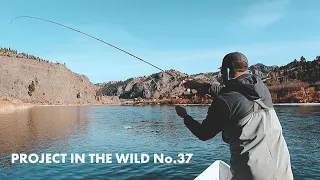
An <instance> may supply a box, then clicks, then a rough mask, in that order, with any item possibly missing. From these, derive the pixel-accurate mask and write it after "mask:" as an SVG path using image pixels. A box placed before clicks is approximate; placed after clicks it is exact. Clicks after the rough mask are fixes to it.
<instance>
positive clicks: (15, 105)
mask: <svg viewBox="0 0 320 180" xmlns="http://www.w3.org/2000/svg"><path fill="white" fill-rule="evenodd" d="M54 106H57V107H58V106H60V107H64V106H65V107H70V106H71V107H73V106H210V104H143V103H141V104H121V103H110V104H96V103H92V104H90V103H88V104H52V105H50V104H41V103H39V104H37V103H35V104H32V103H23V102H12V101H8V100H1V99H0V114H3V113H10V112H15V111H20V110H26V109H30V108H34V107H54ZM274 106H320V103H274Z"/></svg>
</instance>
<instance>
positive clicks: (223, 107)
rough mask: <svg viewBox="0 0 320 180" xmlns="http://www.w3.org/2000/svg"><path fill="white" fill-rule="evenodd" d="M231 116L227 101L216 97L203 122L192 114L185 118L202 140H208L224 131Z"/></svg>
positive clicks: (185, 121)
mask: <svg viewBox="0 0 320 180" xmlns="http://www.w3.org/2000/svg"><path fill="white" fill-rule="evenodd" d="M229 116H230V110H229V107H228V105H227V104H226V102H225V101H224V100H223V99H221V98H215V99H214V100H213V102H212V104H211V106H210V107H209V110H208V114H207V117H206V119H205V120H203V122H202V123H199V122H198V121H196V120H194V119H193V118H192V117H191V116H189V115H188V116H186V117H185V118H184V124H185V125H186V126H187V128H188V129H189V130H190V131H191V132H192V133H193V134H194V135H195V136H197V137H198V138H199V139H200V140H202V141H206V140H209V139H211V138H213V137H214V136H216V135H217V134H218V133H219V132H221V131H222V129H223V127H224V125H225V123H226V122H227V121H228V119H229Z"/></svg>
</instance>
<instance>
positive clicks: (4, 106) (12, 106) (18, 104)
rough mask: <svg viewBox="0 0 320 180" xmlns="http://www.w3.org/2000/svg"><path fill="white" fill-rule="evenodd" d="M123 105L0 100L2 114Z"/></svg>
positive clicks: (108, 102)
mask: <svg viewBox="0 0 320 180" xmlns="http://www.w3.org/2000/svg"><path fill="white" fill-rule="evenodd" d="M112 105H122V104H121V103H120V102H117V101H101V102H98V101H97V102H96V103H79V104H46V103H24V102H22V101H20V100H17V99H7V98H2V99H0V113H8V112H13V111H18V110H25V109H29V108H33V107H46V106H112Z"/></svg>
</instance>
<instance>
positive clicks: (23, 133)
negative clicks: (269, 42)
mask: <svg viewBox="0 0 320 180" xmlns="http://www.w3.org/2000/svg"><path fill="white" fill-rule="evenodd" d="M275 108H276V111H277V113H278V115H279V118H280V121H281V124H282V127H283V134H284V136H285V139H286V141H287V144H288V148H289V151H290V153H291V162H292V168H293V173H294V177H295V179H297V180H299V179H320V106H276V107H275ZM207 109H208V106H190V107H187V110H188V112H189V114H191V115H192V116H193V117H194V118H195V119H199V120H202V119H204V118H205V116H206V112H207ZM11 153H26V154H30V153H36V154H41V153H67V154H68V155H70V154H71V153H79V154H81V153H84V154H86V155H88V154H89V153H99V154H100V153H101V154H106V153H113V154H114V153H147V154H149V155H150V156H151V157H152V155H153V154H154V153H156V154H159V155H160V154H161V153H163V154H164V155H166V156H171V157H173V158H176V159H179V158H178V154H179V153H193V156H192V158H191V160H190V162H189V163H185V164H179V163H176V164H174V163H170V164H166V163H157V164H155V163H153V160H152V161H150V162H149V163H145V164H131V163H126V164H124V163H120V164H119V163H116V162H114V161H113V163H110V164H107V163H90V162H89V161H86V162H85V163H70V161H68V160H70V159H69V156H68V157H67V162H66V163H64V164H62V163H60V164H55V163H51V164H40V163H36V164H30V163H28V164H20V163H14V164H12V163H11ZM229 158H230V155H229V149H228V146H227V144H225V143H223V142H222V140H221V134H218V135H217V136H216V137H214V138H213V139H211V140H209V141H206V142H202V141H200V140H198V139H197V138H196V137H194V136H193V135H192V134H191V132H189V130H188V129H186V127H185V126H184V124H183V121H182V120H181V119H180V118H178V117H177V115H176V114H175V110H174V106H92V107H36V108H32V109H28V110H22V111H18V112H14V113H7V114H0V165H1V168H0V179H32V180H35V179H139V180H140V179H178V180H183V179H194V178H195V177H196V176H197V175H199V174H200V173H201V172H203V171H204V170H205V169H206V168H207V167H208V166H209V165H210V164H212V163H213V162H214V161H215V160H218V159H220V160H223V161H225V162H227V163H229ZM68 162H69V163H68Z"/></svg>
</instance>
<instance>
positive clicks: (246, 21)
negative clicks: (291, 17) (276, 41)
mask: <svg viewBox="0 0 320 180" xmlns="http://www.w3.org/2000/svg"><path fill="white" fill-rule="evenodd" d="M288 5H289V0H272V1H263V2H260V3H256V4H253V5H251V6H250V7H248V9H247V10H246V13H245V14H244V16H243V17H241V18H240V20H239V23H240V24H241V25H243V26H246V27H250V28H263V27H266V26H269V25H271V24H273V23H275V22H277V21H279V20H280V19H281V18H282V17H283V16H284V15H285V10H286V7H287V6H288Z"/></svg>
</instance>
